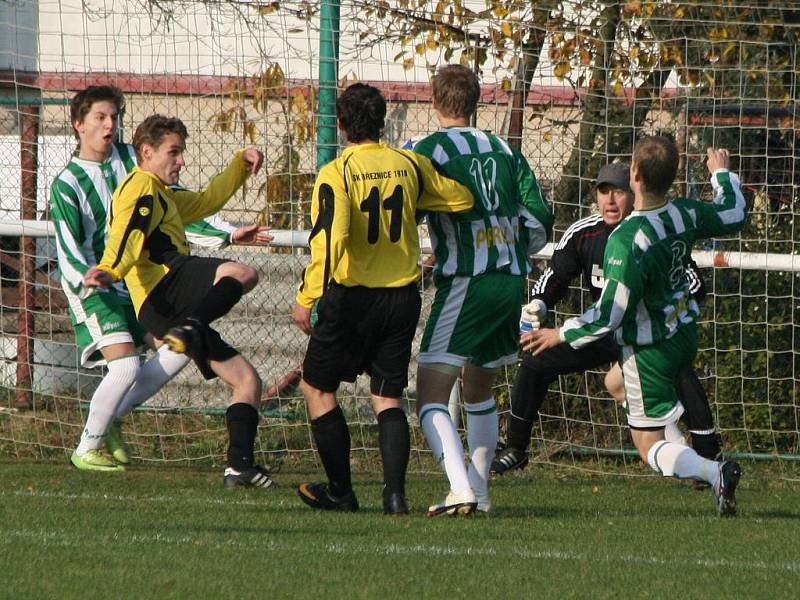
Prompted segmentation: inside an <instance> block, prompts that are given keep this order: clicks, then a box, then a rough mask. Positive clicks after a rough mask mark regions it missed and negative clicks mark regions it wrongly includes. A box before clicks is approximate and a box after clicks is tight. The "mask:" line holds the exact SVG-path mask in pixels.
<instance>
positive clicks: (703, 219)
mask: <svg viewBox="0 0 800 600" xmlns="http://www.w3.org/2000/svg"><path fill="white" fill-rule="evenodd" d="M706 155H707V163H706V165H707V166H708V172H709V173H710V175H711V185H712V187H713V188H714V201H713V202H711V203H708V202H694V203H692V208H694V209H695V210H696V212H697V235H698V237H712V236H717V235H728V234H731V233H736V232H737V231H739V230H740V229H741V228H742V227H744V224H745V222H746V220H747V206H746V203H745V200H744V196H743V195H742V189H741V184H740V182H739V177H738V176H737V175H736V173H732V172H731V171H730V170H729V166H730V155H729V153H728V151H727V150H725V149H717V148H708V150H707V151H706Z"/></svg>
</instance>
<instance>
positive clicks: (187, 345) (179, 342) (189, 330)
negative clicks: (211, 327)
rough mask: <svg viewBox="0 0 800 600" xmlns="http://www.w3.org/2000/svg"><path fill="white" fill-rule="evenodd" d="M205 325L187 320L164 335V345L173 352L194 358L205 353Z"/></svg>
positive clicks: (194, 320) (193, 320)
mask: <svg viewBox="0 0 800 600" xmlns="http://www.w3.org/2000/svg"><path fill="white" fill-rule="evenodd" d="M205 327H206V326H205V325H204V324H203V323H201V322H200V321H198V320H197V319H194V318H188V319H186V320H185V321H184V322H183V324H181V325H178V326H177V327H170V329H169V330H168V331H167V333H166V334H165V335H164V343H165V344H166V345H167V347H168V348H169V349H170V350H172V351H173V352H177V353H178V354H188V355H190V356H191V357H192V358H194V357H196V356H199V355H200V354H202V352H203V331H204V329H205Z"/></svg>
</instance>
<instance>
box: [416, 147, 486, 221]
mask: <svg viewBox="0 0 800 600" xmlns="http://www.w3.org/2000/svg"><path fill="white" fill-rule="evenodd" d="M401 152H403V154H406V155H407V156H409V158H410V159H411V160H412V161H414V162H415V163H416V164H417V168H418V170H417V172H418V173H419V174H420V179H421V181H420V187H421V188H422V193H421V194H420V197H419V202H418V203H417V209H418V210H430V211H438V212H463V211H465V210H470V209H471V208H472V206H473V204H474V202H475V199H474V198H473V197H472V192H470V191H469V188H468V187H466V186H464V185H461V184H460V183H458V182H457V181H456V180H455V179H451V178H450V177H447V176H446V175H443V174H442V173H441V172H439V171H438V170H437V169H436V167H435V166H434V165H433V163H432V162H431V160H430V159H429V158H428V157H427V156H423V155H422V154H417V153H416V152H413V151H411V150H401Z"/></svg>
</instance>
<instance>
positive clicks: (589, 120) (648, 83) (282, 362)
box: [0, 0, 800, 473]
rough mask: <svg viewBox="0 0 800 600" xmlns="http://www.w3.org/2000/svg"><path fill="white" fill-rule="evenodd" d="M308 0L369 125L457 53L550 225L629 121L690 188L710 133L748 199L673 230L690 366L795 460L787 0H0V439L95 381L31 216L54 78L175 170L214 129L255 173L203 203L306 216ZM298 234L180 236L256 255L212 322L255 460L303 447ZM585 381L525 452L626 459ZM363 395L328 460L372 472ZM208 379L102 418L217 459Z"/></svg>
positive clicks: (739, 417)
mask: <svg viewBox="0 0 800 600" xmlns="http://www.w3.org/2000/svg"><path fill="white" fill-rule="evenodd" d="M332 5H333V6H334V7H338V9H339V10H340V19H339V25H338V27H337V26H334V29H336V32H337V34H338V58H337V60H338V62H337V65H338V77H339V82H338V85H339V86H340V87H341V86H344V85H347V83H349V82H352V81H356V80H360V81H367V82H370V83H372V84H374V85H376V86H378V87H379V88H380V89H381V90H382V91H383V92H384V95H385V96H386V98H387V101H388V108H389V112H388V117H387V124H386V130H385V139H386V141H387V142H388V143H389V144H391V145H395V146H400V145H402V144H403V143H404V142H405V141H407V140H408V139H410V138H414V137H417V136H421V135H424V134H426V133H429V132H431V131H432V130H433V129H434V128H435V127H436V118H435V115H434V113H433V110H432V107H431V97H430V92H429V77H430V74H431V73H432V70H433V69H435V67H436V66H438V65H442V64H446V63H447V62H453V61H460V62H461V63H462V64H466V65H468V66H470V67H473V68H474V69H475V70H476V71H477V72H479V74H480V77H481V81H482V96H481V101H480V109H479V112H478V116H477V123H476V124H477V126H478V127H481V128H484V129H490V130H493V131H495V132H497V133H500V134H502V135H504V136H505V137H507V138H508V139H509V140H510V141H511V142H512V143H514V144H516V145H518V146H519V147H520V148H521V149H522V151H523V153H524V154H525V156H526V157H527V159H528V161H529V162H530V164H531V166H532V168H533V170H534V172H535V173H536V176H537V178H538V181H539V183H540V185H541V187H542V189H543V191H544V193H545V195H546V197H547V199H548V200H549V201H550V202H551V204H552V206H553V208H554V211H555V214H556V226H555V234H554V238H555V240H556V241H557V240H558V239H559V238H560V236H561V234H562V233H563V232H564V231H565V229H566V228H567V227H568V226H569V225H570V224H571V223H572V222H574V221H575V220H576V219H578V218H581V217H583V216H586V215H588V214H589V213H590V212H591V211H592V210H593V202H594V188H593V178H594V176H595V175H596V173H597V170H598V168H599V167H600V166H602V165H603V164H605V163H606V162H609V161H612V160H616V159H622V160H629V157H630V152H631V148H632V144H633V142H634V140H635V139H636V137H637V136H639V135H642V134H647V133H663V134H667V135H671V136H673V137H674V139H675V140H676V142H677V144H678V147H679V149H680V151H681V167H680V170H679V176H678V180H677V181H676V183H675V186H674V190H673V191H674V193H675V194H676V195H684V196H688V197H693V198H700V199H708V198H709V197H710V185H709V184H708V183H707V179H708V178H707V173H706V172H705V167H704V165H703V164H702V161H701V158H702V156H703V155H704V152H705V148H706V147H707V146H710V145H714V146H721V147H726V148H729V149H730V150H731V154H732V156H733V163H734V164H733V168H734V169H735V170H736V171H737V172H738V173H739V174H740V176H741V180H742V182H743V187H744V190H745V193H746V197H747V200H748V207H749V210H750V217H749V222H748V225H747V227H746V228H745V230H744V231H743V232H742V233H741V234H740V235H737V236H735V237H733V238H731V239H715V240H703V241H701V242H699V243H698V246H697V247H696V248H695V250H696V252H697V257H698V258H699V262H700V265H701V267H703V268H702V275H703V278H704V280H705V282H706V287H707V290H708V292H709V295H708V297H707V299H706V301H705V304H704V306H703V313H702V318H701V321H700V353H699V355H698V358H697V361H696V367H697V371H698V374H699V375H700V379H701V381H702V383H703V385H704V387H705V389H706V391H707V393H708V395H709V399H710V401H711V405H712V410H713V413H714V416H715V420H716V424H717V427H718V430H719V432H720V434H721V436H722V440H723V445H724V448H725V450H726V451H727V452H729V453H739V454H741V455H744V456H751V457H758V458H761V457H772V458H777V459H779V461H780V464H781V465H787V464H789V461H791V460H794V459H796V458H797V456H798V443H800V433H799V430H798V418H800V410H799V409H798V401H797V385H796V367H795V363H796V356H797V355H796V352H797V349H796V341H795V331H796V327H797V321H796V319H797V318H798V316H800V315H798V312H797V309H796V307H797V305H796V304H795V303H796V302H797V300H798V291H797V290H796V288H795V285H796V284H797V275H796V268H797V264H798V263H797V262H795V259H794V255H795V251H796V247H795V243H796V239H797V235H798V234H797V231H796V228H795V220H794V217H795V210H796V209H795V202H796V200H797V198H796V196H797V189H798V188H797V176H798V175H797V166H798V162H797V161H798V147H799V146H798V138H797V134H796V132H797V131H798V123H797V113H796V108H795V106H796V103H797V100H798V96H799V95H800V86H798V82H797V72H798V65H797V58H798V47H797V45H796V43H795V42H794V39H795V37H794V35H795V34H794V33H793V31H795V30H794V29H793V26H792V25H790V24H787V23H791V22H794V21H792V20H791V19H790V18H788V17H787V15H786V14H784V13H786V12H792V13H793V11H790V10H788V9H787V10H783V11H782V10H778V9H769V8H756V7H746V8H742V9H741V10H733V9H728V8H725V7H720V6H718V3H717V4H714V3H711V2H692V3H681V2H676V3H655V2H641V3H640V2H630V3H609V5H608V6H606V5H601V4H600V3H586V2H578V1H573V2H568V1H565V2H539V3H521V2H520V3H517V2H500V1H498V0H463V1H461V2H455V3H444V2H438V3H437V2H431V1H427V0H419V1H416V0H415V1H413V2H410V1H408V0H391V1H386V2H384V1H380V2H369V3H367V2H360V1H354V2H348V3H341V5H339V4H338V3H328V4H326V3H324V2H316V1H308V2H307V1H291V2H262V1H255V2H239V1H237V0H229V1H224V2H190V1H174V2H153V1H151V0H125V1H122V2H114V3H107V2H99V1H95V0H86V1H85V2H73V3H68V2H67V3H65V2H55V1H54V0H39V1H38V2H34V1H33V0H14V1H11V2H0V227H1V229H0V253H2V254H1V256H2V288H0V289H1V290H2V293H1V294H0V348H1V349H2V356H0V386H1V387H2V395H0V456H11V457H36V458H48V459H54V460H60V459H61V458H63V457H65V456H67V455H68V453H69V452H71V450H72V449H73V448H74V446H75V445H76V444H77V440H78V438H79V436H80V432H81V429H82V426H83V422H84V418H85V415H86V406H87V401H88V398H89V397H90V396H91V392H92V390H93V388H94V386H96V385H97V382H98V380H99V378H100V377H101V376H102V371H101V370H99V369H94V370H86V369H82V368H79V366H78V361H77V352H76V349H75V346H74V336H73V333H72V330H71V327H70V323H69V317H68V313H67V308H66V301H65V298H64V295H63V293H62V292H61V289H60V284H59V279H58V270H57V264H56V261H55V253H54V248H53V239H52V237H51V236H50V235H49V234H48V229H47V227H46V221H47V219H48V197H49V186H50V183H51V182H52V180H53V178H54V177H55V176H56V175H57V174H58V173H59V171H60V170H61V169H62V168H63V166H64V165H65V164H66V162H67V161H68V159H69V157H70V155H71V153H72V152H73V151H74V149H75V140H74V137H73V133H72V127H71V124H70V122H69V110H68V101H69V98H70V97H71V96H72V95H73V94H74V93H75V92H76V91H78V90H80V89H82V88H83V87H85V86H87V85H92V84H104V83H111V84H114V85H117V86H119V87H120V88H121V89H122V90H123V91H124V92H125V95H126V101H127V105H126V110H125V112H124V115H123V119H122V128H121V129H122V137H123V139H124V140H125V141H130V137H131V135H132V132H133V130H134V128H135V127H136V125H137V124H138V123H139V122H141V121H142V120H143V119H144V118H145V117H146V116H148V115H150V114H152V113H154V112H159V113H163V114H167V115H176V116H179V117H180V118H181V119H183V120H184V122H185V124H186V125H187V127H188V129H189V139H188V148H187V166H186V168H185V170H184V174H183V175H182V183H183V184H184V185H186V186H187V187H199V186H201V185H203V183H204V182H206V181H207V180H208V179H209V178H210V177H211V176H212V175H214V174H215V173H217V172H218V171H219V170H220V169H221V168H222V167H223V166H224V165H225V164H226V162H227V161H228V159H229V157H230V156H231V154H232V153H233V151H235V150H236V149H237V148H238V147H240V146H242V145H245V144H254V145H257V146H258V147H260V148H262V149H263V150H264V152H265V154H266V157H267V161H266V166H265V169H264V170H263V172H262V173H260V174H259V175H258V177H256V178H254V179H253V180H252V181H250V182H248V184H247V187H246V189H245V190H243V191H242V192H241V193H240V194H238V195H237V196H236V197H235V198H234V199H233V200H232V201H231V202H230V203H229V204H228V205H227V206H226V207H225V208H224V209H223V211H222V212H221V216H222V217H223V218H224V219H226V220H227V221H229V222H231V223H234V224H237V225H242V224H247V223H252V222H258V223H262V224H267V225H270V226H272V227H274V228H275V229H278V230H284V231H286V232H292V231H294V232H303V231H306V232H307V231H308V229H309V227H310V220H309V208H310V189H311V186H312V185H313V181H314V177H315V173H316V169H317V133H318V125H319V122H318V120H317V117H318V112H319V104H318V98H319V92H320V87H321V86H323V83H321V82H320V80H319V66H320V62H321V61H324V60H325V58H326V56H327V57H329V58H330V55H329V54H326V52H325V49H324V48H322V47H321V44H320V30H321V28H322V29H324V27H325V21H324V19H322V18H321V15H322V14H324V13H325V11H326V10H328V9H330V7H331V6H332ZM598 6H599V8H598ZM323 87H324V86H323ZM33 220H36V221H40V223H32V222H31V221H33ZM300 238H302V236H300V237H299V238H298V237H294V238H292V237H287V239H289V240H290V242H289V243H288V244H287V245H285V246H282V247H277V248H273V249H269V250H266V249H256V248H243V247H236V246H229V247H227V248H224V249H214V248H204V247H198V248H194V250H193V251H194V252H195V253H199V254H203V255H209V256H211V255H213V256H224V257H226V258H230V259H231V260H239V261H242V262H244V263H247V264H250V265H252V266H254V267H255V268H256V269H257V270H258V272H259V274H260V278H261V281H260V283H259V285H258V287H257V288H256V289H255V290H254V291H253V292H251V293H250V294H248V295H247V296H246V297H245V298H244V299H243V300H242V302H240V303H239V305H238V306H237V307H235V308H234V310H233V311H232V312H231V313H230V314H229V315H227V316H226V317H225V318H224V319H222V320H221V321H220V322H219V329H220V331H221V332H222V334H223V336H224V337H225V338H226V339H228V340H230V341H231V343H233V344H234V345H235V346H236V347H237V348H238V349H240V350H241V352H242V354H243V355H244V356H246V357H247V358H248V359H250V360H251V361H252V362H253V364H254V365H255V367H256V368H257V369H258V371H259V373H260V375H261V377H262V379H263V381H264V389H265V392H264V398H263V404H264V407H263V411H262V414H263V418H262V421H261V426H260V433H259V441H258V444H259V446H258V452H259V453H260V454H261V455H262V458H264V459H265V462H268V463H272V462H275V460H279V459H284V460H285V459H287V458H288V459H303V458H309V459H313V457H314V451H313V446H312V443H311V436H310V429H309V425H308V420H307V416H306V413H305V408H304V404H303V401H302V397H301V396H300V394H299V392H298V390H297V388H296V383H297V380H298V376H299V371H298V368H299V365H300V364H301V362H302V358H303V354H304V350H305V346H306V342H307V338H306V337H305V336H304V335H303V334H302V333H301V332H300V331H299V330H298V329H297V328H296V327H295V326H294V325H293V323H292V320H291V316H290V315H291V309H292V306H293V302H294V294H295V288H296V285H297V283H298V281H299V279H300V276H301V272H302V269H303V268H304V266H305V265H306V264H307V261H308V256H307V252H306V250H305V248H304V246H303V245H302V243H300V242H298V241H297V240H298V239H300ZM291 240H294V243H292V242H291ZM544 266H546V260H545V257H540V258H538V259H537V260H536V261H535V268H534V272H533V273H532V275H531V277H532V278H534V277H536V276H537V275H538V274H539V273H541V270H542V268H543V267H544ZM423 297H424V301H425V308H424V309H423V319H422V321H421V324H420V332H421V327H422V325H423V324H424V318H425V316H426V314H427V311H428V309H429V306H430V301H431V298H432V288H431V285H430V282H429V280H428V279H424V280H423ZM588 302H589V300H588V295H587V294H586V292H585V289H583V288H582V287H581V282H580V281H576V282H575V286H574V289H573V291H572V294H571V296H570V297H569V299H568V300H567V301H566V302H565V303H563V304H562V305H561V306H559V307H557V320H558V322H559V323H560V322H561V321H562V320H563V319H564V318H566V317H568V316H570V315H574V314H579V313H580V312H582V310H583V309H585V308H586V307H587V306H588ZM418 337H419V336H418ZM418 342H419V340H417V342H416V344H415V351H416V348H418ZM414 370H415V363H413V362H412V365H411V369H410V384H409V388H408V390H407V394H406V401H407V402H406V404H407V406H406V408H407V411H408V414H409V419H410V422H411V423H412V425H413V426H414V427H412V432H413V433H412V436H413V438H412V444H413V452H412V454H413V456H412V465H411V468H412V470H413V469H417V470H427V469H433V468H435V467H434V465H433V463H432V462H431V461H429V460H428V451H427V447H426V445H425V442H424V438H423V436H422V435H421V433H420V431H419V429H418V428H417V427H416V417H414V407H415V397H416V386H415V380H414ZM514 373H515V369H514V368H511V369H508V370H507V371H505V372H504V373H502V375H501V376H500V377H499V378H498V381H497V388H496V397H497V398H498V401H499V404H500V407H501V411H502V412H501V423H502V422H503V421H504V419H503V418H502V416H504V415H506V414H507V411H508V398H509V390H510V386H511V383H512V382H513V378H514ZM602 378H603V373H602V372H588V373H585V374H578V375H574V376H569V377H562V378H561V379H560V380H559V381H558V382H557V383H554V384H553V385H552V386H551V390H550V394H549V396H548V399H547V401H546V403H545V405H544V406H543V408H542V411H541V418H540V420H539V422H538V423H537V425H536V427H535V428H534V439H533V442H532V453H533V458H534V459H535V460H538V461H544V462H553V463H557V464H561V465H564V464H566V465H571V466H575V467H578V468H587V469H603V468H605V466H604V464H605V463H604V459H605V458H606V457H617V458H621V463H622V464H623V465H624V470H625V471H626V472H631V473H634V472H639V471H638V470H636V469H634V468H633V465H634V464H635V463H636V462H637V460H638V459H636V458H635V456H633V455H632V454H631V451H630V447H631V442H630V435H629V432H628V429H627V426H626V425H625V418H624V414H623V412H622V410H621V409H620V408H619V407H618V406H616V405H615V403H614V402H613V401H612V399H611V398H610V397H609V396H608V394H607V393H605V391H604V390H603V385H602ZM368 392H369V386H368V382H367V381H366V379H365V378H360V379H359V380H358V381H357V382H356V383H355V384H344V385H343V386H342V387H341V389H340V393H339V396H340V400H341V403H342V405H343V407H344V408H345V411H346V414H347V416H348V420H349V423H350V426H351V434H352V437H353V447H354V452H353V457H354V460H356V461H359V462H360V464H362V465H363V466H364V468H374V469H377V468H378V466H377V465H378V464H379V453H378V451H377V442H376V440H377V435H376V426H375V419H374V415H373V414H372V410H371V408H370V404H369V393H368ZM228 397H229V392H228V390H227V389H226V388H225V386H224V385H223V384H221V383H220V382H212V383H206V382H204V381H203V380H202V378H201V377H200V375H199V373H198V372H197V370H196V369H195V367H194V366H190V367H188V368H186V369H185V370H184V371H183V372H182V373H180V374H179V375H178V377H177V378H176V379H175V380H174V381H173V382H172V383H170V384H169V385H168V386H167V387H166V388H165V389H164V390H162V391H161V392H160V393H159V394H158V395H157V396H155V397H154V398H152V399H151V400H150V401H149V402H148V403H147V404H145V405H144V406H142V407H141V408H140V409H138V410H137V411H135V412H134V413H133V415H132V416H131V417H130V418H128V420H127V422H126V423H125V424H124V430H125V433H126V439H127V441H128V442H129V443H130V445H131V446H132V449H133V454H134V456H135V457H136V459H138V460H140V461H153V462H170V463H173V462H174V463H195V462H201V463H209V462H217V463H218V462H220V461H221V460H222V456H223V453H224V447H225V439H226V434H225V431H224V419H223V418H222V416H221V415H223V414H224V409H225V406H226V402H227V399H228ZM454 416H455V417H457V414H456V411H454ZM629 466H630V467H631V468H630V469H628V467H629ZM637 469H638V467H637Z"/></svg>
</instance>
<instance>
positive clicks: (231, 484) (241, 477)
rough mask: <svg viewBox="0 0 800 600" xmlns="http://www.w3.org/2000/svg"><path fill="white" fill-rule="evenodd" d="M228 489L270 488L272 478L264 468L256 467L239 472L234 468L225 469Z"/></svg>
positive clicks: (224, 480)
mask: <svg viewBox="0 0 800 600" xmlns="http://www.w3.org/2000/svg"><path fill="white" fill-rule="evenodd" d="M223 482H224V483H225V487H226V488H235V487H256V488H268V487H269V486H271V485H272V483H273V481H272V477H271V476H270V473H269V471H267V470H266V469H265V468H264V467H259V466H254V467H249V468H247V469H244V470H242V471H237V470H236V469H234V468H232V467H228V468H227V469H225V477H224V478H223Z"/></svg>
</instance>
